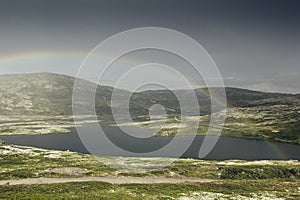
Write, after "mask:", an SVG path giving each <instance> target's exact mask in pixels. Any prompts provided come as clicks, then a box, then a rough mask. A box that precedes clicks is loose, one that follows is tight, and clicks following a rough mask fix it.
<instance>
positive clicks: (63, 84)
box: [0, 73, 300, 116]
mask: <svg viewBox="0 0 300 200" xmlns="http://www.w3.org/2000/svg"><path fill="white" fill-rule="evenodd" d="M74 81H75V78H74V77H71V76H66V75H60V74H52V73H34V74H13V75H0V90H1V91H0V115H70V114H72V90H73V84H74ZM79 81H80V82H81V84H80V87H81V88H78V89H79V90H80V91H82V95H84V94H85V92H87V91H89V88H90V86H91V85H92V84H94V83H91V82H88V81H85V80H82V79H79ZM94 86H95V85H94ZM212 89H213V90H219V88H212ZM112 91H113V88H112V87H108V86H98V87H97V92H96V98H95V99H96V105H95V106H96V110H97V113H98V114H100V115H101V114H103V115H110V114H111V108H110V99H111V94H112ZM122 92H125V93H126V92H128V91H125V90H122ZM191 92H195V93H196V95H197V97H198V102H199V105H200V109H201V114H209V113H210V98H209V96H208V95H207V94H206V93H207V88H204V89H201V90H195V91H189V90H177V91H175V93H178V94H179V95H180V96H183V97H184V98H189V94H190V93H191ZM128 93H129V92H128ZM226 95H227V101H228V102H229V106H234V107H255V106H263V105H266V106H267V105H278V104H280V105H290V106H293V105H294V104H299V102H300V95H299V94H298V95H292V94H279V93H265V92H257V91H251V90H245V89H238V88H226ZM153 104H161V105H163V106H164V107H165V108H166V110H167V112H168V113H169V114H180V106H179V102H178V100H177V98H176V96H175V95H174V93H173V92H171V91H168V90H151V91H143V92H137V93H133V94H132V97H131V101H130V112H131V114H132V115H133V116H139V115H147V114H148V109H149V107H150V106H151V105H153ZM82 107H83V109H84V107H85V104H84V102H83V103H82ZM189 109H191V110H192V109H193V107H192V106H191V108H189ZM220 109H221V108H220Z"/></svg>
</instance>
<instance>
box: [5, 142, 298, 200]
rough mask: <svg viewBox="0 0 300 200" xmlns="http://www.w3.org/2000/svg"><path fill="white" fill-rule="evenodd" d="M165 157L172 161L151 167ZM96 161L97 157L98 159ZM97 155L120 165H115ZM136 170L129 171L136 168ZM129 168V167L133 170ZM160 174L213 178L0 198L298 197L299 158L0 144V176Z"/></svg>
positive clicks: (27, 190) (12, 192) (25, 190)
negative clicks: (64, 170)
mask: <svg viewBox="0 0 300 200" xmlns="http://www.w3.org/2000/svg"><path fill="white" fill-rule="evenodd" d="M164 160H168V161H173V163H172V164H170V165H169V166H166V167H164V168H159V169H158V170H155V171H146V172H143V171H142V170H141V166H145V167H146V168H148V169H153V170H154V169H156V167H157V166H158V165H159V163H161V162H163V161H164ZM99 161H100V162H99ZM101 161H105V162H106V163H107V162H108V161H109V162H110V163H111V164H115V165H117V164H119V165H122V166H123V168H122V169H123V170H116V169H113V168H110V167H107V166H105V165H104V164H103V163H101ZM60 167H78V168H81V169H87V170H88V171H89V173H88V174H80V175H78V174H55V173H50V174H49V173H45V171H44V170H45V169H49V168H60ZM135 167H137V168H139V170H140V171H134V170H136V169H137V168H135ZM132 170H133V171H132ZM86 175H87V176H106V175H114V176H133V177H145V176H163V177H198V178H209V179H215V180H216V181H215V182H211V183H181V184H150V185H147V184H122V185H113V184H108V183H102V182H83V183H61V184H47V185H18V186H0V199H125V200H126V199H174V198H177V199H180V198H181V199H185V198H187V197H189V198H192V199H236V198H242V199H247V198H250V197H251V198H254V199H262V198H266V199H276V198H277V199H279V198H285V199H299V198H300V163H299V162H298V161H242V160H228V161H205V160H194V159H168V158H151V159H150V158H149V159H147V158H121V157H105V158H104V157H99V158H97V159H95V158H94V157H93V156H91V155H84V154H79V153H73V152H62V151H50V150H43V149H37V148H29V147H20V146H0V180H8V179H24V178H35V177H70V176H72V177H79V176H86Z"/></svg>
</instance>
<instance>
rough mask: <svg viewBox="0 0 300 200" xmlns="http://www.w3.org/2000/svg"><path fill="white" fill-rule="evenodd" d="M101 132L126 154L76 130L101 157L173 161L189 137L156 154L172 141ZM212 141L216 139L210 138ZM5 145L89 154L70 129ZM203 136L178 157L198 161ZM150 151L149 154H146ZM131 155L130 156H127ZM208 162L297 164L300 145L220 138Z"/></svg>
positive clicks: (91, 127)
mask: <svg viewBox="0 0 300 200" xmlns="http://www.w3.org/2000/svg"><path fill="white" fill-rule="evenodd" d="M101 126H102V128H103V129H104V130H105V131H106V132H107V133H108V134H109V138H110V140H111V141H113V142H114V143H115V144H117V145H118V146H119V147H120V148H123V149H126V150H127V151H128V152H127V151H119V150H118V148H111V145H110V144H107V143H105V142H103V141H102V140H101V139H100V140H95V138H94V137H93V136H94V135H97V134H96V130H97V127H96V126H95V124H88V125H84V126H82V127H79V130H80V133H86V135H90V136H91V137H87V139H86V142H87V143H88V144H89V147H90V148H91V149H93V148H96V149H97V154H98V155H102V156H145V155H146V156H155V157H156V156H157V157H176V156H177V155H176V150H178V149H180V148H181V147H183V146H186V144H187V143H188V142H189V140H190V139H191V136H181V137H180V138H179V140H178V142H177V143H176V144H175V146H174V145H173V146H172V147H171V148H168V149H167V150H166V151H163V152H157V151H156V150H157V149H160V148H162V147H164V146H165V145H167V144H169V143H170V141H172V139H173V138H172V137H150V138H134V137H130V136H128V135H126V134H123V132H122V131H121V130H120V129H119V128H118V127H112V126H109V125H107V124H101ZM129 129H131V130H132V132H133V133H136V134H141V130H140V129H136V128H129ZM210 137H215V136H210ZM0 139H3V140H4V141H5V143H6V144H16V145H25V146H33V147H39V148H45V149H55V150H70V151H75V152H80V153H89V151H88V150H87V149H86V148H85V147H84V145H83V143H82V142H81V140H80V137H79V135H78V133H77V130H76V129H75V128H73V129H72V130H71V133H66V134H51V135H11V136H0ZM203 139H204V136H196V137H195V139H194V141H193V143H192V144H191V145H189V148H188V149H187V150H186V151H185V153H184V154H183V155H182V156H181V157H183V158H199V157H198V153H199V149H200V147H201V144H202V142H203ZM150 151H153V153H151V154H145V155H143V153H145V152H150ZM130 152H132V153H130ZM204 159H208V160H225V159H244V160H261V159H276V160H287V159H296V160H300V145H293V144H288V143H280V142H268V141H262V140H251V139H241V138H231V137H220V138H219V140H218V142H217V144H216V145H215V147H214V148H213V150H212V151H211V152H210V153H209V154H208V155H207V156H206V157H205V158H204Z"/></svg>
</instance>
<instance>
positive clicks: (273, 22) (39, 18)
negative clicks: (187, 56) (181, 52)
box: [0, 0, 300, 93]
mask: <svg viewBox="0 0 300 200" xmlns="http://www.w3.org/2000/svg"><path fill="white" fill-rule="evenodd" d="M299 9H300V1H297V0H251V1H249V0H226V1H224V0H164V1H161V0H151V1H150V0H148V1H145V0H134V1H133V0H118V1H117V0H109V1H102V0H97V1H93V0H88V1H86V0H64V1H57V0H52V1H44V0H34V1H33V0H26V1H19V0H2V1H0V44H1V45H0V74H8V73H9V74H11V73H34V72H54V73H62V74H67V75H72V76H75V75H76V74H77V72H78V69H79V67H80V65H81V63H82V62H83V59H84V58H85V57H86V56H87V55H88V54H89V52H90V51H91V50H92V49H93V48H94V47H95V46H97V45H98V44H99V43H100V42H102V41H104V40H105V39H107V38H108V37H110V36H112V35H115V34H118V33H120V32H122V31H126V30H128V29H132V28H139V27H163V28H168V29H173V30H176V31H179V32H182V33H184V34H186V35H188V36H189V37H191V38H193V39H194V40H196V41H197V42H198V43H199V44H201V45H202V46H203V47H204V48H205V50H206V51H207V52H208V53H209V55H210V56H211V57H212V59H213V60H214V62H215V63H216V65H217V66H218V69H219V70H220V73H221V75H222V77H223V81H224V83H225V85H226V86H231V87H241V88H248V89H254V90H260V91H271V92H284V93H300V87H299V86H300V79H299V76H300V12H299ZM161 55H165V59H164V60H167V59H171V58H170V56H168V55H167V54H160V53H159V52H150V53H149V51H148V52H147V51H145V52H144V53H136V55H129V57H130V56H131V58H130V60H131V61H135V62H125V61H124V62H122V61H120V62H119V63H118V65H115V67H114V69H113V70H112V73H111V74H116V73H115V72H118V70H119V69H120V68H121V67H122V66H123V65H128V67H134V63H142V62H141V61H145V62H146V61H149V59H148V57H149V56H151V59H150V60H151V61H152V62H153V61H154V60H155V59H157V60H158V61H159V60H161V58H160V57H161ZM172 59H173V58H172ZM125 60H126V59H125ZM127 60H128V59H127ZM176 63H177V64H178V63H181V62H179V61H178V62H177V60H176V59H173V61H172V62H169V64H170V65H175V64H176ZM181 64H182V65H181V69H184V70H185V69H187V68H189V67H190V66H188V64H184V63H181ZM136 73H137V74H135V75H134V76H130V80H131V81H130V80H127V81H123V82H124V84H123V88H125V89H126V88H127V87H131V86H132V85H134V84H135V82H136V80H134V77H138V78H140V79H141V78H142V77H145V76H150V77H152V76H153V77H155V76H156V75H157V74H160V72H159V71H157V69H156V70H151V67H150V68H149V67H148V68H147V70H145V71H137V72H136ZM170 74H171V73H161V78H162V77H164V78H165V79H167V80H169V82H170V83H171V84H173V86H174V88H180V87H181V85H180V83H176V80H177V79H176V76H173V75H170ZM93 76H94V74H93V73H92V72H91V73H90V74H86V77H87V78H90V79H95V80H97V77H93ZM187 76H189V75H187ZM190 76H192V72H191V73H190ZM83 78H85V77H83ZM116 78H117V77H114V76H107V77H106V79H105V80H102V82H100V83H101V84H105V85H112V84H113V83H115V80H114V79H116ZM211 78H213V77H211Z"/></svg>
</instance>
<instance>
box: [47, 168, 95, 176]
mask: <svg viewBox="0 0 300 200" xmlns="http://www.w3.org/2000/svg"><path fill="white" fill-rule="evenodd" d="M44 173H54V174H65V175H81V174H88V173H89V171H88V170H87V169H82V168H79V167H60V168H53V169H46V170H44Z"/></svg>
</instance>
